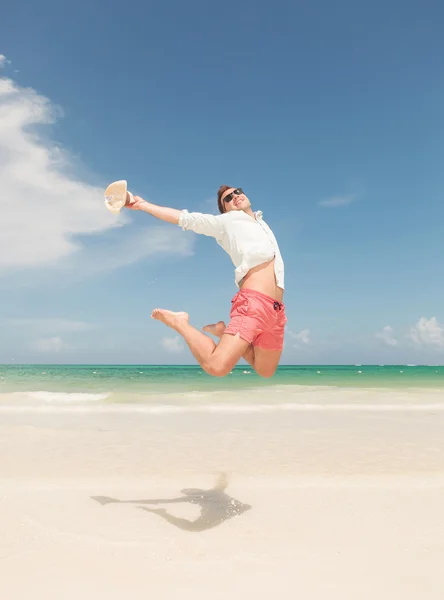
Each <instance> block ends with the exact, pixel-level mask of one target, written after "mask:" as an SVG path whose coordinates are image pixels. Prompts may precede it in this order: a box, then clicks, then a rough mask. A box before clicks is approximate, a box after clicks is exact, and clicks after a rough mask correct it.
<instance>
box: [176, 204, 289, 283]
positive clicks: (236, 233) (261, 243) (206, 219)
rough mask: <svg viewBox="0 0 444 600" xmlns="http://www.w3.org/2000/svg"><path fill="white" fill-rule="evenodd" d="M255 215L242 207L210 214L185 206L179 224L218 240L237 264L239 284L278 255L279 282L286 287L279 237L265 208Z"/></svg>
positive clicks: (277, 280)
mask: <svg viewBox="0 0 444 600" xmlns="http://www.w3.org/2000/svg"><path fill="white" fill-rule="evenodd" d="M254 215H255V218H253V217H251V216H250V215H247V213H245V212H244V211H242V210H233V211H230V212H227V213H224V214H222V215H207V214H203V213H199V212H191V213H190V212H188V211H187V210H186V209H184V210H182V211H181V213H180V216H179V226H180V227H182V229H184V230H191V231H194V232H195V233H201V234H203V235H208V236H211V237H214V238H215V239H216V242H217V243H218V244H219V246H221V247H222V248H223V249H224V250H225V252H226V253H227V254H228V255H229V256H230V258H231V260H232V261H233V264H234V266H235V267H236V269H235V271H234V274H235V278H234V280H235V283H236V285H237V287H240V283H241V281H242V279H243V278H244V277H245V275H246V274H247V273H248V271H249V270H250V269H252V268H253V267H257V266H258V265H261V264H263V263H265V262H268V261H270V260H272V259H273V258H274V259H275V261H274V272H275V275H276V284H277V286H278V287H280V288H282V289H284V261H283V260H282V256H281V253H280V251H279V246H278V243H277V241H276V238H275V237H274V235H273V232H272V231H271V229H270V227H269V226H268V225H267V223H266V222H265V221H264V220H263V218H262V211H260V210H258V211H257V212H255V213H254Z"/></svg>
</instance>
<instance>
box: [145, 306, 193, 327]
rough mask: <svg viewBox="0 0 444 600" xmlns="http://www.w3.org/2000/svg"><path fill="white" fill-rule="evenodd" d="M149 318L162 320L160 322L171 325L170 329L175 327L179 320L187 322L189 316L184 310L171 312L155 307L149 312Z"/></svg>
mask: <svg viewBox="0 0 444 600" xmlns="http://www.w3.org/2000/svg"><path fill="white" fill-rule="evenodd" d="M151 318H152V319H156V320H157V321H162V323H164V324H165V325H167V326H168V327H171V329H176V328H177V326H178V325H180V323H181V322H182V323H183V322H185V323H188V319H189V318H190V317H189V315H188V313H186V312H173V311H172V310H166V309H164V308H155V309H154V310H153V312H152V313H151Z"/></svg>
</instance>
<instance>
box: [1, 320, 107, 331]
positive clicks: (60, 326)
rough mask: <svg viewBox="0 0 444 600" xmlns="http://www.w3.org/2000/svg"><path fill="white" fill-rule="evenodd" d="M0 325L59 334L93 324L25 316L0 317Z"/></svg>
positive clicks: (82, 328) (87, 328) (83, 329)
mask: <svg viewBox="0 0 444 600" xmlns="http://www.w3.org/2000/svg"><path fill="white" fill-rule="evenodd" d="M0 326H1V327H2V328H4V329H8V328H12V329H15V330H18V329H20V330H24V331H27V332H29V333H32V334H34V335H39V334H42V335H43V334H44V335H61V334H64V333H78V332H82V331H89V330H90V329H93V328H94V327H95V326H94V325H92V324H90V323H85V322H84V321H76V320H71V319H60V318H51V317H42V318H39V317H26V318H18V317H14V318H10V319H0Z"/></svg>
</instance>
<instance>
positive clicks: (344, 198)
mask: <svg viewBox="0 0 444 600" xmlns="http://www.w3.org/2000/svg"><path fill="white" fill-rule="evenodd" d="M357 197H358V196H357V194H340V195H338V196H330V197H329V198H325V199H324V200H320V201H319V202H318V204H319V206H323V207H325V208H337V207H339V206H347V205H348V204H351V203H352V202H354V201H355V200H356V199H357Z"/></svg>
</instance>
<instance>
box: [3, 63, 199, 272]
mask: <svg viewBox="0 0 444 600" xmlns="http://www.w3.org/2000/svg"><path fill="white" fill-rule="evenodd" d="M2 56H3V55H2ZM5 61H6V58H4V59H3V62H5ZM60 115H61V110H60V109H59V108H58V107H56V106H54V105H53V104H52V103H51V102H50V100H49V99H48V98H46V97H44V96H42V95H40V94H38V93H37V92H36V91H35V90H33V89H30V88H26V89H25V88H22V87H20V86H18V85H17V84H16V83H15V82H14V81H13V80H11V79H9V78H6V77H0V157H1V160H0V185H1V188H2V189H3V190H7V198H6V197H5V195H4V196H3V203H2V212H1V219H0V274H5V273H10V272H12V270H16V269H17V268H21V269H24V268H26V269H29V268H36V267H56V268H60V267H61V266H62V267H67V268H73V267H76V268H77V267H78V268H79V272H84V273H85V274H88V273H89V272H91V271H93V272H95V273H96V272H98V271H101V270H109V269H112V268H117V267H121V266H123V265H127V264H130V263H134V262H136V261H138V260H141V259H144V258H146V257H151V256H153V255H154V254H159V253H160V254H161V255H165V253H168V254H176V255H188V254H190V253H191V252H192V247H193V244H194V239H193V238H194V236H189V235H187V234H186V233H183V232H182V231H180V230H179V229H178V228H177V230H176V229H175V228H174V227H172V226H170V227H168V226H166V227H158V226H155V227H153V228H147V229H146V230H145V231H140V230H137V232H134V228H130V227H125V225H127V224H128V223H130V217H129V215H128V214H126V213H122V215H121V216H120V217H119V218H116V217H115V216H114V215H112V214H111V213H109V212H108V211H107V210H106V209H105V208H104V203H103V189H102V188H101V187H97V186H94V185H90V184H89V183H88V182H86V181H84V180H83V179H82V178H81V177H76V176H75V175H74V174H73V173H74V171H75V162H76V161H75V160H74V158H73V157H71V156H70V155H69V153H67V152H66V151H64V150H63V149H62V148H61V147H60V146H58V145H57V144H55V143H51V142H50V141H48V138H47V136H42V135H41V134H40V133H39V132H38V131H37V130H36V127H39V128H40V126H42V125H46V126H49V125H51V124H53V123H54V122H55V121H56V120H57V118H59V117H60ZM117 231H118V233H119V235H115V236H113V235H112V234H113V233H114V232H116V233H117ZM104 233H106V236H105V242H106V243H102V241H101V243H100V244H94V248H92V244H88V243H87V240H86V237H85V236H88V237H89V238H91V236H96V237H97V236H102V235H103V234H104ZM107 236H109V237H108V239H107Z"/></svg>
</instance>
